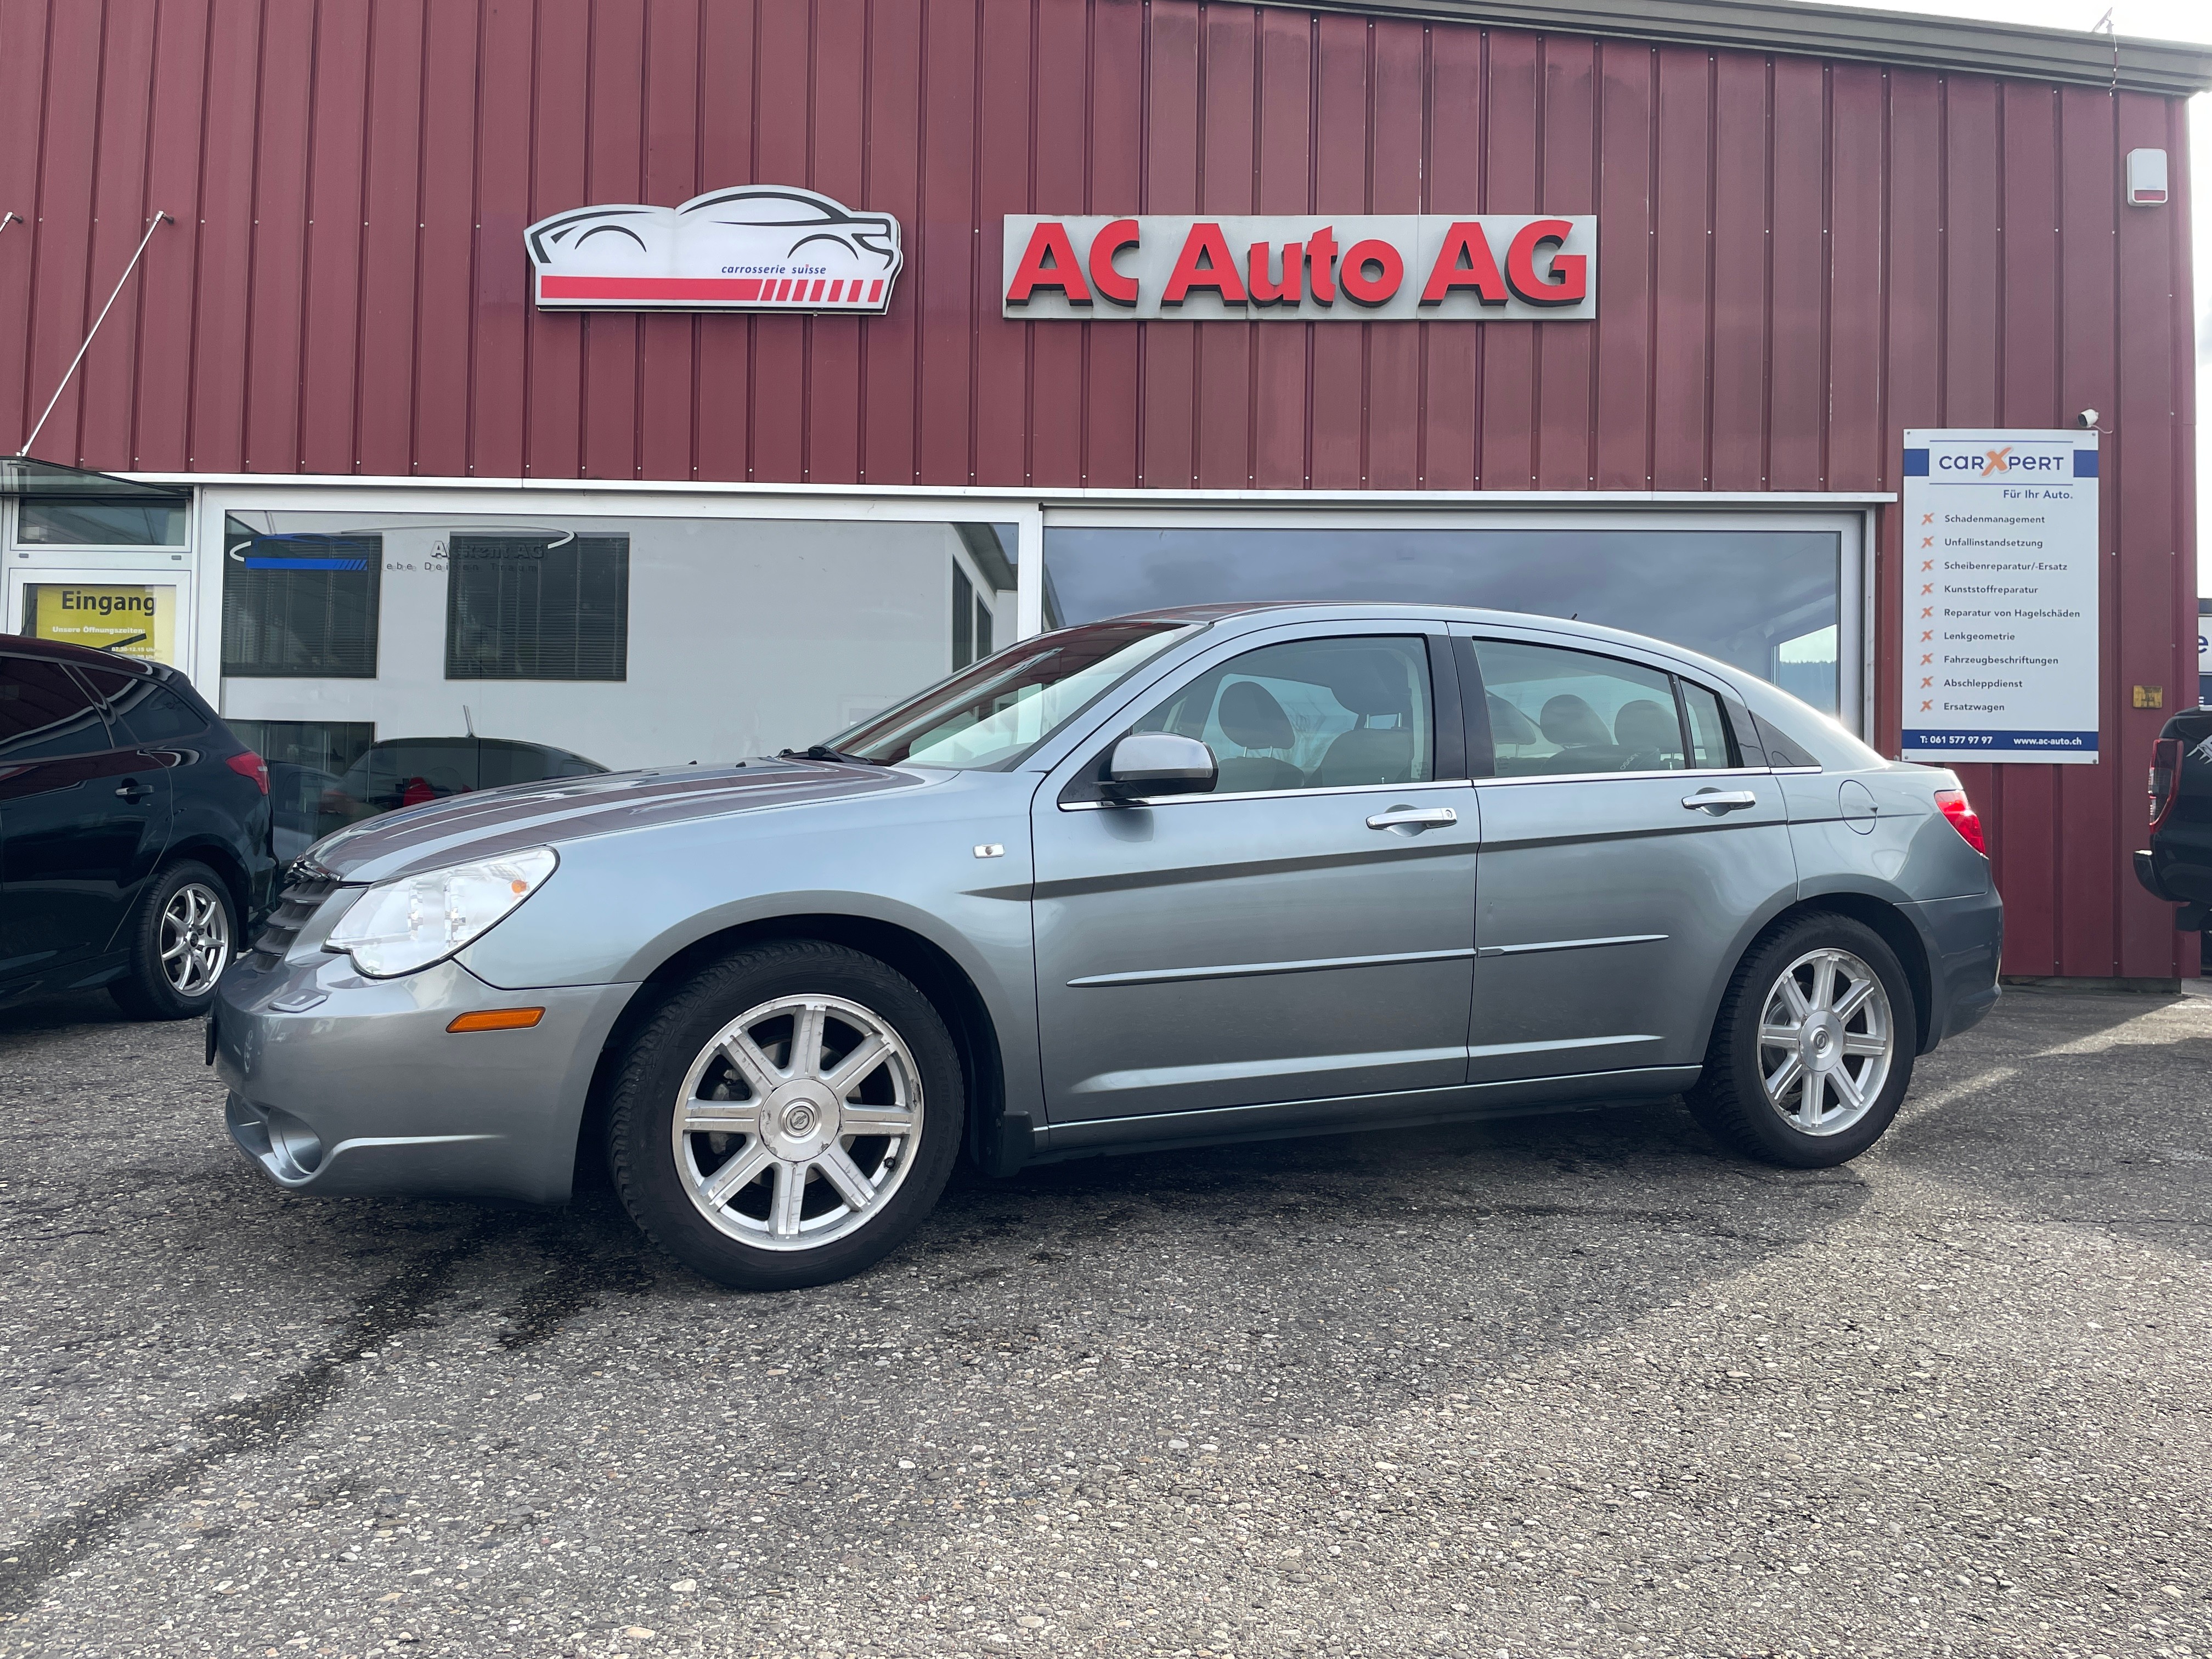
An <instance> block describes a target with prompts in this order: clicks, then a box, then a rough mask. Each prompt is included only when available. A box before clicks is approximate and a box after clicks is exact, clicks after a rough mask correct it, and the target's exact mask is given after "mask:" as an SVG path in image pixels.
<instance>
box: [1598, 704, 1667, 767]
mask: <svg viewBox="0 0 2212 1659" xmlns="http://www.w3.org/2000/svg"><path fill="white" fill-rule="evenodd" d="M1613 741H1614V742H1615V743H1616V744H1620V749H1621V759H1620V769H1621V770H1622V771H1624V772H1656V771H1660V770H1662V769H1664V768H1665V767H1666V766H1667V764H1668V757H1675V758H1677V759H1679V758H1680V755H1681V751H1682V726H1681V722H1680V721H1679V720H1676V719H1675V718H1674V710H1673V709H1671V708H1662V707H1661V706H1660V705H1659V704H1657V703H1656V702H1652V701H1651V700H1650V698H1649V697H1638V699H1637V700H1636V701H1635V702H1625V703H1623V704H1621V705H1620V713H1619V714H1615V715H1614V716H1613Z"/></svg>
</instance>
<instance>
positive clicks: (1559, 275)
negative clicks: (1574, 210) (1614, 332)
mask: <svg viewBox="0 0 2212 1659" xmlns="http://www.w3.org/2000/svg"><path fill="white" fill-rule="evenodd" d="M1573 229H1574V227H1573V226H1572V225H1571V224H1569V223H1568V222H1566V221H1565V219H1531V220H1530V221H1529V222H1528V223H1527V224H1525V225H1523V226H1522V227H1521V230H1520V234H1517V235H1516V236H1515V237H1514V239H1513V246H1510V247H1509V248H1507V249H1506V250H1505V280H1506V281H1507V282H1508V283H1511V284H1512V287H1513V296H1514V298H1516V299H1517V300H1520V301H1523V302H1524V303H1526V304H1528V305H1532V306H1571V305H1579V304H1580V303H1581V302H1582V301H1583V298H1584V296H1585V295H1588V293H1589V273H1588V271H1587V270H1586V269H1585V266H1586V265H1587V264H1588V261H1586V260H1585V259H1584V258H1583V256H1582V255H1581V254H1579V253H1560V254H1555V255H1554V256H1553V259H1552V275H1551V277H1550V279H1549V280H1548V281H1547V280H1546V279H1545V278H1543V277H1541V276H1538V275H1537V274H1536V252H1537V250H1538V249H1540V248H1541V247H1544V246H1547V245H1548V246H1552V247H1554V248H1556V247H1558V246H1559V244H1560V243H1562V242H1564V241H1565V240H1567V235H1568V233H1570V232H1571V231H1572V230H1573Z"/></svg>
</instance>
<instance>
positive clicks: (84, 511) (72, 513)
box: [15, 495, 185, 547]
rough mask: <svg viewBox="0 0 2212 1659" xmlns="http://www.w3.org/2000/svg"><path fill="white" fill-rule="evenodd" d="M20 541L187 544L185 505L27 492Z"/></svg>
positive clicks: (17, 532)
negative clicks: (46, 496)
mask: <svg viewBox="0 0 2212 1659" xmlns="http://www.w3.org/2000/svg"><path fill="white" fill-rule="evenodd" d="M15 540H16V542H17V544H19V545H21V546H23V547H182V546H183V545H184V544H185V504H184V503H183V502H182V501H149V502H138V501H70V500H67V499H54V500H41V499H40V498H39V497H37V496H35V495H33V496H27V497H25V498H24V501H23V505H22V507H21V508H20V509H19V510H18V511H17V513H16V515H15Z"/></svg>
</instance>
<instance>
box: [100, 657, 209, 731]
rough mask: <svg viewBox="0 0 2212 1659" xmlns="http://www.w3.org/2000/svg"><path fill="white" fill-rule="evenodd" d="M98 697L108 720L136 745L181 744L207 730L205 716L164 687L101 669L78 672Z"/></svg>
mask: <svg viewBox="0 0 2212 1659" xmlns="http://www.w3.org/2000/svg"><path fill="white" fill-rule="evenodd" d="M82 673H83V675H84V677H85V678H86V679H88V681H90V682H91V684H92V689H93V690H94V691H95V692H97V693H98V694H99V695H100V700H101V703H102V705H103V706H104V707H105V708H106V712H107V717H108V719H110V720H114V721H116V722H118V724H119V725H120V726H122V728H123V731H124V732H126V733H128V734H129V737H130V740H131V742H133V743H138V744H163V743H177V742H181V741H182V740H183V739H185V738H196V737H197V736H198V735H199V734H200V733H201V732H204V731H206V730H207V729H208V721H207V716H206V715H204V714H201V713H200V711H199V710H198V709H197V708H193V707H192V706H191V704H190V703H189V702H185V700H184V699H183V698H182V697H180V696H178V695H177V694H176V693H175V692H173V691H172V690H169V689H168V688H167V687H166V686H161V685H157V684H155V683H154V682H153V681H152V680H149V679H142V678H139V677H138V676H137V675H133V674H121V673H112V672H110V671H107V670H106V669H102V668H87V669H84V670H82Z"/></svg>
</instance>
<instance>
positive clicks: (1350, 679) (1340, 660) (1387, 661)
mask: <svg viewBox="0 0 2212 1659" xmlns="http://www.w3.org/2000/svg"><path fill="white" fill-rule="evenodd" d="M1325 660H1326V661H1327V663H1328V667H1327V669H1326V672H1327V674H1328V689H1329V690H1330V691H1331V692H1332V693H1333V694H1334V696H1335V697H1336V700H1337V701H1338V702H1340V703H1342V704H1343V705H1344V706H1345V707H1346V708H1349V709H1350V710H1351V711H1352V713H1353V714H1370V715H1372V714H1409V713H1411V712H1412V711H1411V709H1409V708H1407V700H1406V672H1405V670H1404V669H1402V668H1401V667H1400V666H1399V665H1398V661H1397V659H1395V657H1393V656H1392V655H1391V654H1390V653H1388V652H1383V651H1333V652H1331V653H1329V654H1328V657H1327V659H1325Z"/></svg>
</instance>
